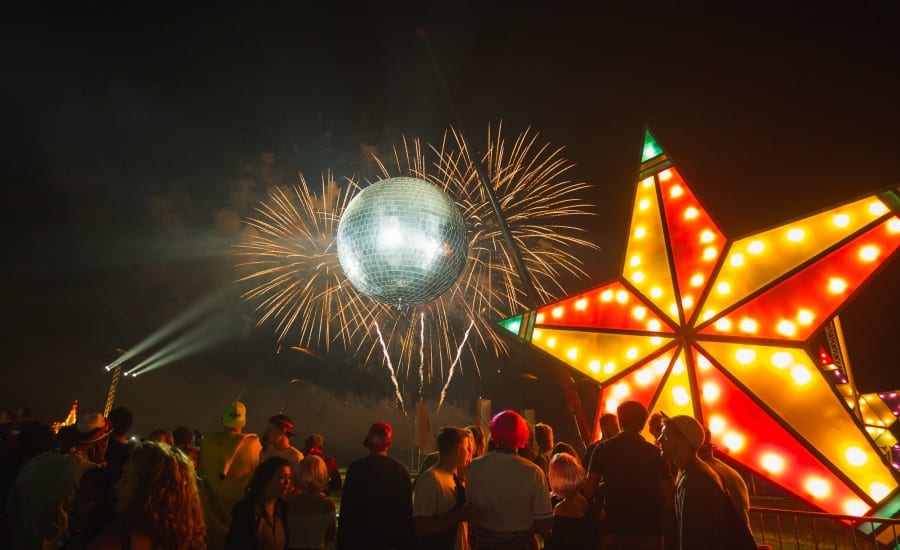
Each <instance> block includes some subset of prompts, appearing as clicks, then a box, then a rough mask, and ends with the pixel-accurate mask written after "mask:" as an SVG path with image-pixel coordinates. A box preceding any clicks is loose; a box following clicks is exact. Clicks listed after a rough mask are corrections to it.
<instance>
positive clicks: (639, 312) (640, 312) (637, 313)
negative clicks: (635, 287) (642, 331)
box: [631, 306, 647, 321]
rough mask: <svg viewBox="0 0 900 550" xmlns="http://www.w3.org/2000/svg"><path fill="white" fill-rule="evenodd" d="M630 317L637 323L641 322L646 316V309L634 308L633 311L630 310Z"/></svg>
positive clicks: (642, 307) (641, 307)
mask: <svg viewBox="0 0 900 550" xmlns="http://www.w3.org/2000/svg"><path fill="white" fill-rule="evenodd" d="M631 315H632V316H633V317H634V318H635V319H637V320H638V321H641V320H643V319H644V317H646V316H647V308H645V307H644V306H634V309H632V310H631Z"/></svg>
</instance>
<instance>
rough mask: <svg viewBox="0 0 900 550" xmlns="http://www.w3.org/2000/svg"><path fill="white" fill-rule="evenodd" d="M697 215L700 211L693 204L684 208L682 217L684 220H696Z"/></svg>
mask: <svg viewBox="0 0 900 550" xmlns="http://www.w3.org/2000/svg"><path fill="white" fill-rule="evenodd" d="M699 215H700V211H699V210H697V209H696V208H694V207H693V206H689V207H687V208H686V209H685V210H684V219H686V220H696V219H697V216H699Z"/></svg>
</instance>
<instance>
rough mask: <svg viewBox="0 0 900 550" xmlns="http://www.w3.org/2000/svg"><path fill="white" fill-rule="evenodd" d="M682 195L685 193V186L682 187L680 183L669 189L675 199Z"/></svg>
mask: <svg viewBox="0 0 900 550" xmlns="http://www.w3.org/2000/svg"><path fill="white" fill-rule="evenodd" d="M681 195H684V188H683V187H681V186H680V185H673V186H672V188H671V189H670V190H669V196H670V197H672V198H673V199H677V198H678V197H680V196H681Z"/></svg>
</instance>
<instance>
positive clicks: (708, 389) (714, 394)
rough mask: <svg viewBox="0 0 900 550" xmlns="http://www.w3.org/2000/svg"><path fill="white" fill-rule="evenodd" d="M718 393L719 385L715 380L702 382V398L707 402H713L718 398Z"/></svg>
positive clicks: (719, 392) (719, 393)
mask: <svg viewBox="0 0 900 550" xmlns="http://www.w3.org/2000/svg"><path fill="white" fill-rule="evenodd" d="M719 395H721V390H720V389H719V385H718V384H716V383H715V382H707V383H706V384H703V400H704V401H706V402H707V403H715V402H716V400H717V399H719Z"/></svg>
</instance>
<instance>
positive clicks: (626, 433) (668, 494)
mask: <svg viewBox="0 0 900 550" xmlns="http://www.w3.org/2000/svg"><path fill="white" fill-rule="evenodd" d="M616 415H617V417H618V421H619V422H618V423H619V425H620V427H621V431H620V432H619V433H617V434H616V435H614V436H612V437H610V438H608V439H605V440H602V441H601V443H599V444H597V446H596V447H594V451H593V453H592V456H591V457H590V458H589V466H588V476H587V480H586V482H585V484H584V494H585V496H587V497H588V498H594V497H595V496H596V495H598V493H601V494H602V495H603V497H604V498H603V500H602V501H599V502H598V504H599V505H600V506H602V507H603V508H604V511H605V515H604V522H603V524H602V531H603V541H604V543H605V544H606V545H608V546H610V547H615V548H642V549H643V548H647V549H651V548H652V549H659V548H662V547H663V544H664V533H665V526H666V519H667V514H668V518H671V510H672V508H673V506H674V499H675V495H674V493H675V487H674V486H673V484H672V476H671V473H670V472H669V469H668V467H667V466H666V463H665V461H664V460H663V459H662V457H661V456H660V454H659V449H657V448H656V446H655V445H654V444H652V443H650V442H649V441H647V440H645V439H644V437H643V436H642V435H641V431H642V430H643V429H644V425H645V424H646V423H647V416H648V411H647V408H646V407H645V406H644V405H643V404H642V403H640V402H638V401H625V402H623V403H622V404H620V405H619V406H618V408H617V409H616ZM601 483H602V485H601Z"/></svg>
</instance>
